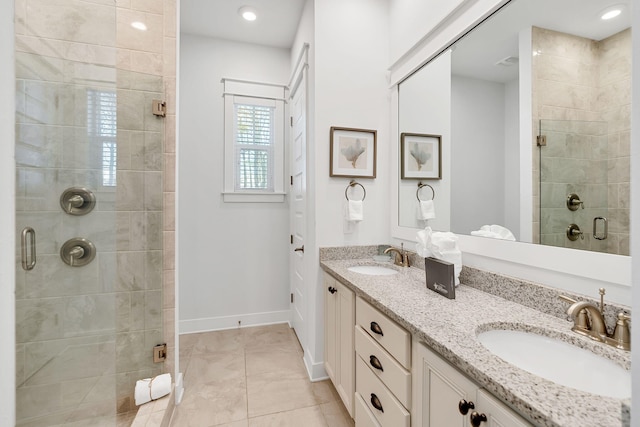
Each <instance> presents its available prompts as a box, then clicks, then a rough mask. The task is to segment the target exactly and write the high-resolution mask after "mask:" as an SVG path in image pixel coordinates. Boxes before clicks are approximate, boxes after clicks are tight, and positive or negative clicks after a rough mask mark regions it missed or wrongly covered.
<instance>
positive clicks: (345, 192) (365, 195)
mask: <svg viewBox="0 0 640 427" xmlns="http://www.w3.org/2000/svg"><path fill="white" fill-rule="evenodd" d="M356 185H359V186H360V187H362V191H363V193H364V194H363V195H362V200H361V201H364V199H365V197H367V190H365V188H364V185H362V184H360V183H359V182H357V181H355V180H353V179H352V180H351V182H349V185H347V188H345V189H344V197H345V198H346V199H347V200H349V196H348V195H347V192H348V191H349V187H354V186H356Z"/></svg>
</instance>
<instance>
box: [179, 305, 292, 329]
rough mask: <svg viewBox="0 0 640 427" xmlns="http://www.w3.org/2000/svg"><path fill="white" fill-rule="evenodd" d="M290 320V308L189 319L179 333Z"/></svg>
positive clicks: (182, 324) (181, 323)
mask: <svg viewBox="0 0 640 427" xmlns="http://www.w3.org/2000/svg"><path fill="white" fill-rule="evenodd" d="M290 321H291V311H290V310H283V311H270V312H266V313H248V314H238V315H234V316H220V317H207V318H203V319H189V320H181V321H180V324H179V334H194V333H197V332H210V331H220V330H224V329H234V328H237V327H241V328H245V327H248V326H263V325H273V324H276V323H289V324H290ZM238 322H240V323H238Z"/></svg>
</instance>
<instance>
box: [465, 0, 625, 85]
mask: <svg viewBox="0 0 640 427" xmlns="http://www.w3.org/2000/svg"><path fill="white" fill-rule="evenodd" d="M629 3H630V2H629V0H514V1H513V2H512V3H510V4H509V5H508V6H506V7H505V8H504V9H502V10H501V11H499V12H498V13H497V14H495V15H494V16H492V17H491V18H490V19H489V20H487V21H486V22H485V23H483V24H482V25H480V26H479V27H478V28H476V29H475V30H474V31H473V32H472V33H470V34H469V35H468V36H466V37H465V38H464V39H462V40H460V41H459V42H458V43H456V45H455V47H454V51H453V55H452V73H453V74H457V75H463V76H470V77H475V78H479V79H482V80H489V81H496V82H506V81H509V80H512V79H515V78H516V77H517V76H518V66H517V63H516V64H515V65H514V66H511V67H504V66H496V65H495V64H496V63H497V62H498V61H500V60H502V59H504V58H506V57H509V56H513V57H516V58H517V57H518V33H519V32H520V30H522V29H524V28H527V27H529V26H537V27H541V28H546V29H549V30H555V31H560V32H564V33H568V34H573V35H576V36H580V37H585V38H589V39H592V40H602V39H605V38H607V37H609V36H611V35H613V34H616V33H618V32H620V31H622V30H624V29H626V28H629V27H630V26H631V10H630V5H629ZM616 4H623V5H626V12H623V14H621V15H620V16H618V17H617V18H615V19H611V20H609V21H602V20H601V19H600V14H601V13H600V12H601V11H603V10H604V9H606V8H607V7H608V6H612V5H616Z"/></svg>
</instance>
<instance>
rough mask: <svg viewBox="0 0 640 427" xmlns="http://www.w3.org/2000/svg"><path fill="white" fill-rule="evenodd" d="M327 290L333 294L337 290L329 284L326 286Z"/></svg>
mask: <svg viewBox="0 0 640 427" xmlns="http://www.w3.org/2000/svg"><path fill="white" fill-rule="evenodd" d="M327 290H328V291H329V292H331V293H332V294H335V293H336V292H338V290H337V289H336V288H334V287H333V286H329V287H328V288H327Z"/></svg>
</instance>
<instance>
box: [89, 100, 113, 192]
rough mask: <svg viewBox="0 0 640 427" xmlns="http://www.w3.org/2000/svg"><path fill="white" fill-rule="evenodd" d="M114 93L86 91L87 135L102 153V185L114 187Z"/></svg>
mask: <svg viewBox="0 0 640 427" xmlns="http://www.w3.org/2000/svg"><path fill="white" fill-rule="evenodd" d="M116 113H117V111H116V93H115V92H107V91H99V90H88V91H87V134H88V136H89V138H90V140H91V142H92V143H94V144H100V145H101V148H100V151H101V152H102V185H103V186H105V187H115V186H116V167H117V164H116V159H117V149H116V145H117V144H116V136H117V130H118V129H117V126H116Z"/></svg>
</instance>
